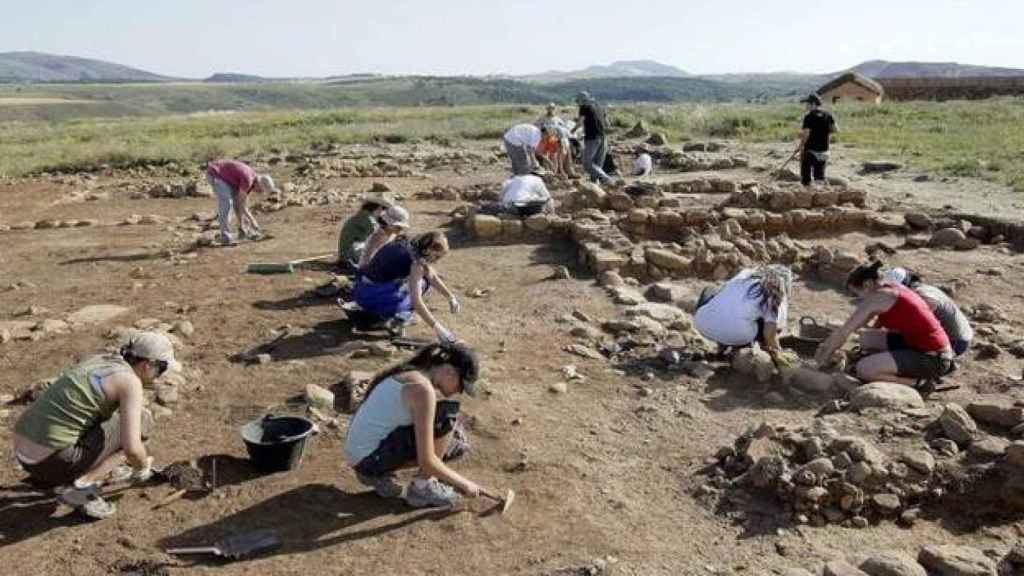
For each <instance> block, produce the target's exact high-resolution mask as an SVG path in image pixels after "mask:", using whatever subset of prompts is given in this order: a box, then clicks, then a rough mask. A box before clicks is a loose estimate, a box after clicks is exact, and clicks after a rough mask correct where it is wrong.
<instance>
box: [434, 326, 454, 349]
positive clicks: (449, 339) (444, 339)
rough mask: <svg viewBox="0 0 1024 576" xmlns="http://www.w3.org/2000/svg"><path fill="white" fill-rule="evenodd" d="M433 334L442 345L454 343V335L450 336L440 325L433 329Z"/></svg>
mask: <svg viewBox="0 0 1024 576" xmlns="http://www.w3.org/2000/svg"><path fill="white" fill-rule="evenodd" d="M434 332H436V333H437V339H438V340H439V341H440V342H441V343H442V344H454V343H455V341H456V339H455V334H452V333H451V332H450V331H449V330H448V329H447V328H445V327H444V326H442V325H440V324H438V325H437V326H435V327H434Z"/></svg>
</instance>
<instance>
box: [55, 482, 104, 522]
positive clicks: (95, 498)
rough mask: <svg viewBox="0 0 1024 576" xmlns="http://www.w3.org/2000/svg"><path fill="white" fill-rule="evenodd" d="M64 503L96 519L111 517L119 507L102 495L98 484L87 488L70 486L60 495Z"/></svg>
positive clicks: (59, 498)
mask: <svg viewBox="0 0 1024 576" xmlns="http://www.w3.org/2000/svg"><path fill="white" fill-rule="evenodd" d="M58 500H60V502H61V503H62V504H65V505H67V506H70V507H72V508H74V509H75V510H76V511H78V512H81V513H82V514H85V515H86V516H88V517H89V518H93V519H95V520H103V519H104V518H110V517H111V516H113V515H114V512H116V511H117V508H116V507H115V506H114V505H113V504H111V503H110V502H107V501H106V500H104V499H103V497H102V496H100V494H99V491H98V490H97V489H96V486H95V485H93V486H89V487H87V488H70V489H68V490H65V491H64V492H63V493H61V495H60V496H59V497H58Z"/></svg>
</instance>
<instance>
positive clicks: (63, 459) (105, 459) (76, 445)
mask: <svg viewBox="0 0 1024 576" xmlns="http://www.w3.org/2000/svg"><path fill="white" fill-rule="evenodd" d="M177 368H178V363H177V361H175V359H174V347H173V345H172V344H171V341H170V340H169V339H168V338H167V336H165V335H163V334H160V333H156V332H137V333H135V334H133V335H131V336H130V337H129V340H128V342H127V343H126V344H125V345H124V346H123V347H122V348H121V350H120V353H118V354H105V355H99V356H94V357H92V358H89V359H87V360H85V361H83V362H81V363H80V364H78V365H76V366H74V367H72V368H70V369H68V370H66V371H65V372H64V373H62V374H61V375H60V377H59V378H57V380H56V381H55V382H54V383H53V384H51V385H50V386H49V387H48V388H47V389H46V391H45V392H43V394H42V396H40V397H39V398H38V399H37V400H36V401H35V402H34V403H33V404H32V405H31V406H29V407H28V409H27V410H25V412H24V413H22V415H21V417H20V418H18V421H17V423H16V424H15V426H14V453H15V457H16V458H17V459H18V462H19V463H20V464H21V466H22V468H24V470H25V471H26V472H27V473H28V475H29V480H30V481H31V482H33V483H36V484H40V485H46V486H64V485H68V484H71V485H72V487H71V488H70V489H68V490H65V491H64V492H63V493H62V494H61V501H62V502H64V503H65V504H68V505H70V506H72V507H74V508H76V509H79V510H82V511H83V512H85V513H86V514H87V515H89V516H92V517H94V518H105V517H107V516H110V515H111V514H113V512H114V507H113V505H111V504H108V503H107V502H105V501H104V500H103V499H102V498H101V497H100V496H99V494H98V492H97V488H98V487H99V485H100V484H101V483H102V482H103V481H104V480H105V479H107V478H108V476H114V477H116V479H118V480H125V479H132V480H136V481H145V480H147V479H148V478H149V477H150V476H152V470H151V466H152V462H153V459H152V458H151V457H150V456H149V454H148V452H147V451H146V447H145V444H143V440H144V439H145V438H147V437H148V436H149V432H150V429H151V428H152V416H151V415H150V414H149V412H148V411H147V410H145V409H144V408H143V406H142V404H143V394H142V389H143V385H148V384H152V383H153V381H155V380H156V379H157V378H159V377H160V376H161V375H163V373H164V372H166V371H167V370H169V369H177ZM124 459H127V461H128V464H129V466H127V467H121V468H120V469H118V466H119V465H120V464H121V463H122V462H123V460H124Z"/></svg>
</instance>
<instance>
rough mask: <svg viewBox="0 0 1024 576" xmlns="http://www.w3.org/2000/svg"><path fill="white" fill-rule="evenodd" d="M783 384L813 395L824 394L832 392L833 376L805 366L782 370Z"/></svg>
mask: <svg viewBox="0 0 1024 576" xmlns="http://www.w3.org/2000/svg"><path fill="white" fill-rule="evenodd" d="M780 373H781V374H782V382H783V384H785V385H787V386H793V387H794V388H798V389H800V390H803V391H804V392H810V393H812V394H824V393H826V392H829V391H830V390H832V380H833V379H832V375H831V374H826V373H824V372H822V371H820V370H815V369H813V368H807V367H804V366H800V367H796V368H782V369H780Z"/></svg>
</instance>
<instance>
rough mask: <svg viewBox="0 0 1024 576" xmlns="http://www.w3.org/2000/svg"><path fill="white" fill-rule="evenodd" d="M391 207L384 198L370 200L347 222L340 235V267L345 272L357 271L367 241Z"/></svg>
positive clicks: (365, 201) (364, 202)
mask: <svg viewBox="0 0 1024 576" xmlns="http://www.w3.org/2000/svg"><path fill="white" fill-rule="evenodd" d="M390 207H391V204H390V203H389V202H387V201H386V200H384V199H383V198H368V199H366V200H364V201H363V205H362V206H361V207H360V208H359V211H358V212H356V213H355V214H353V215H352V216H349V218H348V219H347V220H345V224H344V225H342V227H341V233H340V234H338V266H339V268H340V269H341V270H342V271H343V272H347V271H354V270H355V269H356V267H357V264H358V263H359V258H360V256H362V252H363V247H364V246H365V245H366V241H367V240H368V239H369V238H370V236H371V235H372V234H373V233H374V232H376V231H377V228H378V227H379V223H378V219H379V218H380V217H381V215H382V214H383V213H384V211H385V210H387V209H388V208H390Z"/></svg>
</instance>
